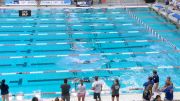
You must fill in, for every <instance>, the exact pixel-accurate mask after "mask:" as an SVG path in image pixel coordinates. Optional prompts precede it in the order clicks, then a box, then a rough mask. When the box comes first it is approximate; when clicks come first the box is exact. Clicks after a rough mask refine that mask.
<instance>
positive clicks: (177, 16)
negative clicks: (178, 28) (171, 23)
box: [172, 13, 180, 21]
mask: <svg viewBox="0 0 180 101" xmlns="http://www.w3.org/2000/svg"><path fill="white" fill-rule="evenodd" d="M172 16H173V17H175V18H176V19H177V20H178V21H179V20H180V15H179V14H176V13H175V14H173V15H172Z"/></svg>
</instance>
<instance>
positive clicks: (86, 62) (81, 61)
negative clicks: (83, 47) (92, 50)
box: [73, 59, 99, 64]
mask: <svg viewBox="0 0 180 101" xmlns="http://www.w3.org/2000/svg"><path fill="white" fill-rule="evenodd" d="M98 60H99V59H91V60H80V59H74V61H73V62H74V63H77V64H91V63H95V62H97V61H98Z"/></svg>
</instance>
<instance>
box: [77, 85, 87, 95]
mask: <svg viewBox="0 0 180 101" xmlns="http://www.w3.org/2000/svg"><path fill="white" fill-rule="evenodd" d="M85 93H86V86H85V85H81V84H79V85H78V94H85Z"/></svg>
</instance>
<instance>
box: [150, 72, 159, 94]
mask: <svg viewBox="0 0 180 101" xmlns="http://www.w3.org/2000/svg"><path fill="white" fill-rule="evenodd" d="M153 82H154V84H153V88H152V93H154V92H157V90H158V86H159V76H158V74H157V71H156V70H153Z"/></svg>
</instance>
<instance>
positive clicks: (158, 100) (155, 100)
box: [153, 95, 162, 101]
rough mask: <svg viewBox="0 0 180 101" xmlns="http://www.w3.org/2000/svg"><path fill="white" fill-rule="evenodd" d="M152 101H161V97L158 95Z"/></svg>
mask: <svg viewBox="0 0 180 101" xmlns="http://www.w3.org/2000/svg"><path fill="white" fill-rule="evenodd" d="M153 101H162V100H161V96H160V95H157V96H156V98H155V99H154V100H153Z"/></svg>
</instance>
